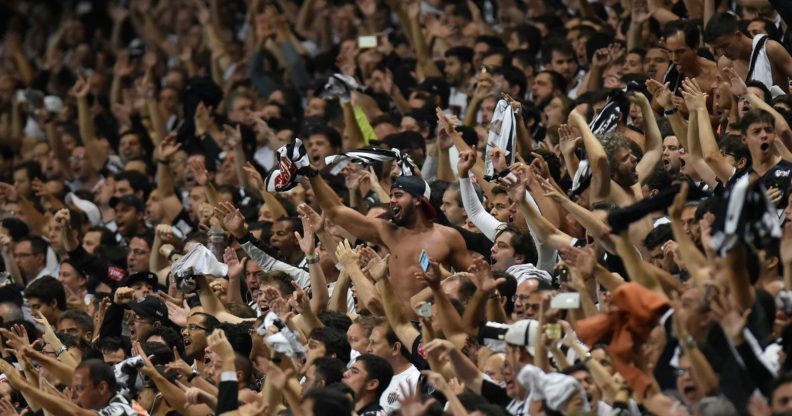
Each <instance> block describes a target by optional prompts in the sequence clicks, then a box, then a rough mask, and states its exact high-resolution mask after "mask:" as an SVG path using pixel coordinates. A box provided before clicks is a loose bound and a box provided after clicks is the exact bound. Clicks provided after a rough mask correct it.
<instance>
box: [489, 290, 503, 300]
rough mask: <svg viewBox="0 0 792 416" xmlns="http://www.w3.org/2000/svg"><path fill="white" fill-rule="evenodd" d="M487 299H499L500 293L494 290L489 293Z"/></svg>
mask: <svg viewBox="0 0 792 416" xmlns="http://www.w3.org/2000/svg"><path fill="white" fill-rule="evenodd" d="M487 299H493V300H494V299H500V294H499V293H498V292H495V293H493V294H491V295H489V298H487Z"/></svg>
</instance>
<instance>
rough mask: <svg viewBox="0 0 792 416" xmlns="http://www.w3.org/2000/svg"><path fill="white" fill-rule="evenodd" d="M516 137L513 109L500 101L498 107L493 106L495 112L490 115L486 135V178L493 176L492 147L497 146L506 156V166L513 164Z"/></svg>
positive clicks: (509, 104)
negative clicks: (490, 118) (490, 119)
mask: <svg viewBox="0 0 792 416" xmlns="http://www.w3.org/2000/svg"><path fill="white" fill-rule="evenodd" d="M516 137H517V124H516V122H515V119H514V108H512V106H511V103H509V102H508V101H506V100H500V101H498V105H496V106H495V112H494V113H493V114H492V121H491V122H490V126H489V133H488V135H487V151H486V153H485V158H484V162H485V164H486V167H487V173H486V174H487V176H489V177H492V176H493V175H494V174H495V167H494V166H493V165H492V156H491V155H492V149H493V147H492V145H493V144H497V145H498V147H500V148H501V150H503V155H504V156H506V166H510V165H511V164H512V163H514V159H515V155H516V150H517V147H516V144H515V142H514V140H515V138H516Z"/></svg>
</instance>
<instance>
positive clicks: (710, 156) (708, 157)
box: [704, 152, 721, 165]
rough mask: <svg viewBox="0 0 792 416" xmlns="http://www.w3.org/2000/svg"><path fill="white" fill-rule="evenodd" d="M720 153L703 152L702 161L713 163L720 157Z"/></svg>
mask: <svg viewBox="0 0 792 416" xmlns="http://www.w3.org/2000/svg"><path fill="white" fill-rule="evenodd" d="M720 156H721V155H720V153H716V152H705V153H704V162H706V163H707V164H708V165H712V164H713V163H717V161H718V158H719V157H720Z"/></svg>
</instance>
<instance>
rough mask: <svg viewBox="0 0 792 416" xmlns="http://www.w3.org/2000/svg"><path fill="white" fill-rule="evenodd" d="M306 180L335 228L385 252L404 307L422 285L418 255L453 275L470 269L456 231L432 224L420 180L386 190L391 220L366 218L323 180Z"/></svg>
mask: <svg viewBox="0 0 792 416" xmlns="http://www.w3.org/2000/svg"><path fill="white" fill-rule="evenodd" d="M310 181H311V187H312V188H313V190H314V192H315V194H316V198H317V200H318V201H319V203H320V205H321V207H322V210H323V211H324V212H325V213H326V215H327V216H328V218H329V219H330V220H331V221H332V222H333V223H335V224H337V225H339V226H341V227H343V228H344V229H345V230H347V231H349V232H350V233H351V234H352V235H354V236H356V237H357V238H360V239H362V240H365V241H368V242H372V243H375V244H382V245H384V246H386V247H387V248H388V251H390V254H391V255H390V258H389V260H388V266H389V269H390V278H391V282H392V284H393V288H394V291H395V293H396V296H397V297H398V298H399V299H401V300H402V302H404V303H405V304H406V303H408V302H409V300H410V297H412V296H413V295H415V294H416V293H418V292H419V291H421V289H423V286H424V284H423V283H421V282H420V281H418V280H417V279H415V277H414V275H415V273H416V272H418V271H419V270H420V267H419V262H418V259H419V257H420V255H421V251H422V250H426V253H427V254H428V255H429V257H430V258H432V259H434V260H435V261H437V262H439V263H444V264H447V265H450V266H452V267H453V268H454V270H467V268H468V266H469V265H470V259H469V258H468V254H467V249H466V247H465V242H464V240H463V239H462V236H461V235H460V234H459V232H458V231H456V230H454V229H453V228H449V227H445V226H442V225H438V224H435V223H434V222H433V221H432V220H433V219H434V218H435V215H436V212H435V209H434V207H433V206H432V205H431V204H430V203H429V186H428V185H427V184H426V182H424V180H423V179H421V178H419V177H416V176H399V177H397V178H396V180H395V181H394V183H393V185H392V187H391V190H390V217H391V220H390V221H387V220H383V219H378V218H370V217H366V216H364V215H363V214H361V213H359V212H357V211H355V210H353V209H352V208H349V207H346V206H344V205H343V204H342V203H341V200H340V199H339V197H338V195H336V193H335V192H334V191H333V189H332V188H331V187H330V186H329V185H328V184H327V182H325V180H324V179H323V178H322V177H321V176H318V175H316V176H313V177H312V178H311V179H310Z"/></svg>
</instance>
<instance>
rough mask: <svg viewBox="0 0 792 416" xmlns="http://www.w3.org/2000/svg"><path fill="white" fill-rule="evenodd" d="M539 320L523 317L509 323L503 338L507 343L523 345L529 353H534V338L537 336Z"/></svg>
mask: <svg viewBox="0 0 792 416" xmlns="http://www.w3.org/2000/svg"><path fill="white" fill-rule="evenodd" d="M538 332H539V321H537V320H535V319H523V320H520V321H517V322H515V323H513V324H511V325H509V329H507V330H506V335H505V336H504V337H503V340H504V341H506V343H507V344H509V345H515V346H518V347H525V349H526V351H528V353H530V354H531V355H535V353H534V351H535V348H536V341H537V340H536V338H537V337H538V336H539V334H538Z"/></svg>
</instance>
